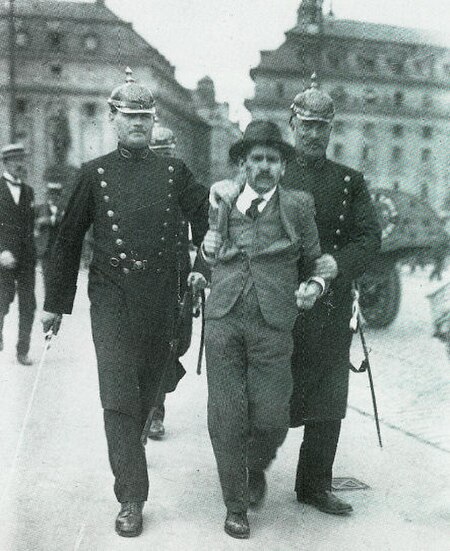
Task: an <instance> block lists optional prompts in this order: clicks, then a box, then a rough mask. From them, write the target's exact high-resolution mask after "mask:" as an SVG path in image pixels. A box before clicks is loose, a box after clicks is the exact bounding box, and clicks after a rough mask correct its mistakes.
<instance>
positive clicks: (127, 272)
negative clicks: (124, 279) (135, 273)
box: [122, 268, 130, 275]
mask: <svg viewBox="0 0 450 551" xmlns="http://www.w3.org/2000/svg"><path fill="white" fill-rule="evenodd" d="M122 272H123V273H124V274H125V275H126V274H129V273H130V270H129V268H122Z"/></svg>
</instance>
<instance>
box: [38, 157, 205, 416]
mask: <svg viewBox="0 0 450 551" xmlns="http://www.w3.org/2000/svg"><path fill="white" fill-rule="evenodd" d="M207 220H208V191H207V189H206V188H205V187H204V186H201V185H199V184H197V183H196V182H195V180H194V178H193V176H192V174H191V173H190V171H189V170H188V168H187V167H186V165H185V164H184V163H183V162H182V161H180V160H178V159H173V158H171V159H168V158H163V157H158V156H157V155H155V154H154V153H152V152H151V151H150V150H149V149H148V148H145V149H143V150H138V151H132V152H130V151H128V150H124V149H122V148H119V149H118V150H116V151H113V152H111V153H109V154H108V155H106V156H104V157H100V158H98V159H95V160H93V161H90V162H89V163H87V164H85V165H83V167H82V168H81V169H80V173H79V177H78V184H77V187H76V189H75V191H74V194H73V196H72V198H71V200H70V201H69V204H68V207H67V210H66V213H65V216H64V219H63V221H62V224H61V229H60V232H59V236H58V238H57V241H56V243H55V246H54V249H53V255H52V261H51V267H50V274H49V283H48V290H47V296H46V301H45V306H44V308H45V310H46V311H50V312H58V313H71V311H72V305H73V300H74V297H75V291H76V281H77V274H78V267H79V262H80V255H81V249H82V243H83V238H84V235H85V233H86V231H87V229H88V228H89V227H90V226H91V225H92V226H93V259H92V262H91V265H90V272H89V289H88V291H89V298H90V301H91V322H92V332H93V338H94V344H95V348H96V354H97V362H98V371H99V382H100V397H101V401H102V405H103V408H104V409H112V410H117V411H120V412H123V413H126V414H129V415H132V416H134V417H137V418H139V417H140V416H141V415H142V411H141V409H142V403H141V400H143V399H147V397H144V396H143V389H145V390H146V391H148V386H149V382H148V380H149V378H150V379H151V377H153V376H154V374H153V373H152V372H153V370H155V369H159V370H161V369H162V367H163V364H164V359H165V357H166V354H167V344H168V342H169V340H170V339H171V338H172V337H173V333H172V331H173V326H174V321H175V317H176V314H177V307H178V303H179V299H180V297H181V295H182V293H183V291H184V288H185V285H186V283H185V280H186V276H187V273H188V272H189V268H190V264H189V254H188V239H187V231H186V223H187V222H186V221H190V222H191V223H192V227H193V238H194V242H195V243H196V244H199V243H200V242H201V239H202V238H203V235H204V233H205V232H206V229H207ZM153 390H154V389H153Z"/></svg>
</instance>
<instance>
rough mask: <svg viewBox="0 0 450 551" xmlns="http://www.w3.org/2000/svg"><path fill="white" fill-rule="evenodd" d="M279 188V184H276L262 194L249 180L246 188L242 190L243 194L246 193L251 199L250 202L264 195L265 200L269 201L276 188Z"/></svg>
mask: <svg viewBox="0 0 450 551" xmlns="http://www.w3.org/2000/svg"><path fill="white" fill-rule="evenodd" d="M276 189H277V186H274V187H273V188H272V189H270V190H269V191H266V193H263V194H262V195H260V194H259V193H256V191H255V190H254V189H253V188H252V187H251V186H250V185H249V183H248V182H246V184H245V186H244V189H243V190H242V192H241V195H244V196H245V198H246V199H248V200H249V201H250V203H251V202H252V201H253V199H256V198H257V197H262V198H263V199H264V201H265V202H266V203H267V202H268V201H270V199H271V198H272V195H273V194H274V193H275V190H276Z"/></svg>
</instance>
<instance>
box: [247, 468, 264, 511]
mask: <svg viewBox="0 0 450 551" xmlns="http://www.w3.org/2000/svg"><path fill="white" fill-rule="evenodd" d="M266 491H267V483H266V475H265V474H264V471H250V470H249V471H248V499H249V503H250V507H258V505H261V504H262V502H263V500H264V497H265V495H266Z"/></svg>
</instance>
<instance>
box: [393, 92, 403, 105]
mask: <svg viewBox="0 0 450 551" xmlns="http://www.w3.org/2000/svg"><path fill="white" fill-rule="evenodd" d="M404 100H405V97H404V95H403V92H395V94H394V105H395V106H396V107H401V106H402V105H403V102H404Z"/></svg>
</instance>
